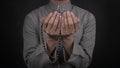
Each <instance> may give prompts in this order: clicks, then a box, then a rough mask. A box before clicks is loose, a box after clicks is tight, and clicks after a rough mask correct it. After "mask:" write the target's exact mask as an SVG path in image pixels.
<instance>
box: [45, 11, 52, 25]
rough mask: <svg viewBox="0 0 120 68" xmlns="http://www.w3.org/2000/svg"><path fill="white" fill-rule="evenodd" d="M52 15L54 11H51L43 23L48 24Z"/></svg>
mask: <svg viewBox="0 0 120 68" xmlns="http://www.w3.org/2000/svg"><path fill="white" fill-rule="evenodd" d="M52 15H53V13H50V14H49V15H48V16H47V17H46V18H45V20H44V21H43V24H45V25H47V24H48V22H49V20H50V18H51V16H52Z"/></svg>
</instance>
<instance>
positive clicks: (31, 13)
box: [26, 5, 46, 17]
mask: <svg viewBox="0 0 120 68" xmlns="http://www.w3.org/2000/svg"><path fill="white" fill-rule="evenodd" d="M45 6H46V5H43V6H40V7H38V8H36V9H33V10H32V11H30V12H29V13H28V14H27V15H26V17H27V16H30V17H31V16H32V17H33V16H39V15H40V13H41V12H43V11H44V10H45Z"/></svg>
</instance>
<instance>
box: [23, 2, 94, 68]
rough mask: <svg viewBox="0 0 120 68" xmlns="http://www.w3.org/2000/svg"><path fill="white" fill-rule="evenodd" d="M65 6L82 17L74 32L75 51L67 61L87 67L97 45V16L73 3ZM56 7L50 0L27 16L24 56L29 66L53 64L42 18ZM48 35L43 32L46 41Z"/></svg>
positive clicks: (81, 67) (78, 67)
mask: <svg viewBox="0 0 120 68" xmlns="http://www.w3.org/2000/svg"><path fill="white" fill-rule="evenodd" d="M64 6H65V10H66V11H67V10H69V11H72V12H73V13H74V14H75V15H76V16H77V17H78V18H79V19H80V22H79V24H78V31H77V32H76V33H74V34H73V36H74V44H73V51H72V54H71V56H70V58H69V59H68V61H67V63H70V64H72V65H74V66H75V68H87V67H88V66H89V64H90V62H91V60H92V54H93V50H94V45H95V33H96V22H95V17H94V15H93V14H91V13H90V12H88V11H86V10H84V9H82V8H79V7H77V6H75V5H72V4H71V3H68V4H65V5H64ZM56 9H57V5H55V4H53V3H51V2H50V3H49V4H47V5H44V6H42V7H40V8H37V9H35V10H34V11H32V12H30V13H29V14H28V15H27V16H26V17H25V20H24V26H23V38H24V51H23V56H24V60H25V62H26V64H27V66H28V67H29V68H43V67H44V66H45V65H46V64H52V62H51V60H50V59H49V55H48V54H47V53H46V52H45V49H44V47H43V41H42V35H41V22H40V19H41V18H42V17H46V16H47V15H48V14H49V13H50V12H54V11H55V10H56ZM46 35H47V34H46V33H45V32H43V39H44V41H45V38H46Z"/></svg>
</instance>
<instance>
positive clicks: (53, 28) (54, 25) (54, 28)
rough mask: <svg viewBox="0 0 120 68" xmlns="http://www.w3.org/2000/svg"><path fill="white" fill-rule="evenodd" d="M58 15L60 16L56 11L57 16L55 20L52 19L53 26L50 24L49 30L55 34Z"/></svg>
mask: <svg viewBox="0 0 120 68" xmlns="http://www.w3.org/2000/svg"><path fill="white" fill-rule="evenodd" d="M59 17H60V14H59V13H57V16H56V18H55V21H54V23H53V26H52V28H51V32H52V33H53V34H54V35H56V34H57V33H56V29H57V27H58V22H59Z"/></svg>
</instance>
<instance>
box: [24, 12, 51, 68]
mask: <svg viewBox="0 0 120 68" xmlns="http://www.w3.org/2000/svg"><path fill="white" fill-rule="evenodd" d="M37 23H38V18H37V17H36V16H35V14H32V13H31V14H28V15H27V16H26V18H25V20H24V26H23V40H24V49H23V56H24V60H25V62H26V64H27V66H28V67H29V68H42V67H43V66H44V64H47V63H49V62H50V60H49V57H48V54H47V53H46V52H45V50H44V47H43V44H42V43H40V39H39V37H40V35H39V33H38V31H37V27H38V24H37Z"/></svg>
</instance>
